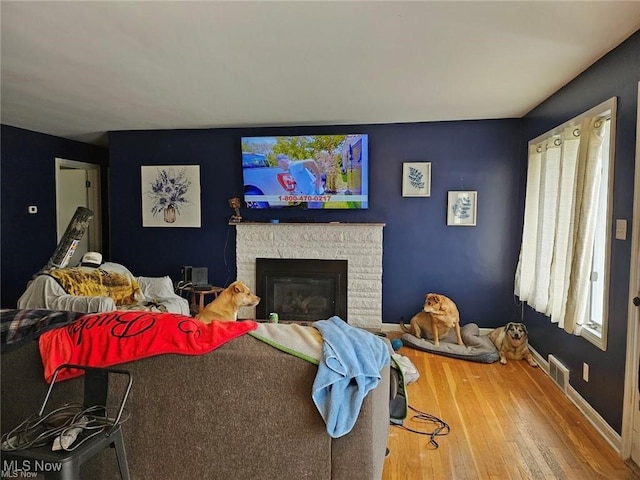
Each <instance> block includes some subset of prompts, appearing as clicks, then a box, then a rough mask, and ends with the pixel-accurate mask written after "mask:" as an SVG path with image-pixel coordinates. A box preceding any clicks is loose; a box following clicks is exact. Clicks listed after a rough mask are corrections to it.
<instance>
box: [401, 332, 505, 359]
mask: <svg viewBox="0 0 640 480" xmlns="http://www.w3.org/2000/svg"><path fill="white" fill-rule="evenodd" d="M460 335H461V336H462V341H463V342H464V344H465V346H464V347H463V346H462V345H458V343H457V341H456V333H455V331H454V330H453V329H451V330H450V331H449V333H447V334H446V335H445V336H444V337H442V338H441V339H440V345H439V346H437V347H436V346H435V345H434V344H433V342H432V341H431V340H425V339H423V338H417V337H415V336H413V335H412V334H410V333H404V334H403V335H402V337H401V338H402V342H403V343H404V344H405V345H407V346H409V347H412V348H417V349H418V350H424V351H425V352H431V353H435V354H438V355H445V356H447V357H454V358H460V359H463V360H470V361H472V362H480V363H493V362H497V361H498V360H499V359H500V356H499V355H498V349H497V348H496V347H495V345H494V344H493V342H492V341H491V340H490V339H489V337H488V336H486V335H480V328H479V327H478V325H476V324H475V323H467V324H466V325H462V326H461V327H460Z"/></svg>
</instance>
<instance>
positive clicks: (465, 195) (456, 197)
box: [447, 190, 478, 227]
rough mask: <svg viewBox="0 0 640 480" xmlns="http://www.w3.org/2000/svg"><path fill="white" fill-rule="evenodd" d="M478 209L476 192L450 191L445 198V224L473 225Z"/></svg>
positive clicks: (455, 225)
mask: <svg viewBox="0 0 640 480" xmlns="http://www.w3.org/2000/svg"><path fill="white" fill-rule="evenodd" d="M477 211H478V192H476V191H473V190H466V191H450V192H448V199H447V225H450V226H453V227H475V226H476V212H477Z"/></svg>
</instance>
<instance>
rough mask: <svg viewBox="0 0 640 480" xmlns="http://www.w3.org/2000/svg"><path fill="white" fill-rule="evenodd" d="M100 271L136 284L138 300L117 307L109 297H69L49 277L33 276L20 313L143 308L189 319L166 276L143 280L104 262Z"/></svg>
mask: <svg viewBox="0 0 640 480" xmlns="http://www.w3.org/2000/svg"><path fill="white" fill-rule="evenodd" d="M77 269H84V270H87V271H92V270H96V269H95V268H88V267H77V268H75V269H62V270H77ZM99 269H100V270H102V271H104V272H108V273H112V274H117V275H121V276H122V277H124V278H127V279H128V280H129V281H130V282H134V281H135V282H136V284H137V285H138V286H139V287H140V293H141V296H140V298H138V299H137V302H136V303H135V304H133V305H118V304H117V302H116V301H115V300H114V299H113V298H111V297H109V296H98V295H73V294H70V293H68V292H67V291H66V290H65V289H64V288H63V286H62V285H61V284H60V283H59V282H58V281H57V280H56V279H55V278H54V277H53V276H51V275H47V274H41V275H36V276H35V278H34V279H33V280H31V281H30V282H29V284H28V285H27V288H26V289H25V291H24V293H23V294H22V295H21V296H20V298H19V299H18V308H19V309H49V310H70V311H74V312H84V313H95V312H109V311H113V310H116V309H125V308H136V309H139V308H145V309H148V310H152V311H163V312H173V313H180V314H183V315H189V302H188V301H187V300H186V299H185V298H183V297H181V296H180V295H178V294H176V293H175V291H174V287H173V282H172V281H171V278H170V277H169V276H164V277H144V276H137V277H136V276H134V275H133V274H132V273H131V272H130V271H129V270H128V269H127V267H125V266H124V265H121V264H119V263H114V262H105V263H103V264H102V265H100V267H99Z"/></svg>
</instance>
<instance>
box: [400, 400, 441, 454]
mask: <svg viewBox="0 0 640 480" xmlns="http://www.w3.org/2000/svg"><path fill="white" fill-rule="evenodd" d="M408 407H409V408H410V409H411V410H413V411H414V412H416V415H414V416H413V417H411V419H412V420H415V421H417V422H429V423H434V424H436V428H435V430H433V431H432V432H421V431H418V430H413V429H412V428H409V427H405V426H404V425H401V424H394V425H393V426H395V427H399V428H402V429H403V430H408V431H409V432H412V433H417V434H419V435H429V436H430V437H431V438H430V439H429V443H428V444H427V445H432V446H433V448H434V449H436V448H438V447H439V445H438V442H437V441H436V437H440V436H444V435H449V432H451V427H450V426H449V425H448V424H447V423H446V422H444V421H443V420H441V419H439V418H438V417H436V416H435V415H431V414H430V413H425V412H421V411H420V410H418V409H416V408H414V407H412V406H411V405H409V406H408Z"/></svg>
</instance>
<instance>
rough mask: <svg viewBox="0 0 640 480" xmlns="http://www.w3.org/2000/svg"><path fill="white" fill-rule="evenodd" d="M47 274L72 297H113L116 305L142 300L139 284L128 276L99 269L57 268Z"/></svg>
mask: <svg viewBox="0 0 640 480" xmlns="http://www.w3.org/2000/svg"><path fill="white" fill-rule="evenodd" d="M47 274H48V275H50V276H52V277H53V278H55V279H56V280H57V281H58V283H59V284H60V285H61V286H62V288H64V290H65V291H66V292H67V293H68V294H70V295H78V296H82V297H111V298H113V300H114V301H115V302H116V305H131V304H134V303H137V302H138V301H139V300H141V299H142V292H141V290H140V286H139V285H138V282H137V281H136V279H135V278H131V277H129V276H128V275H123V274H120V273H116V272H107V271H105V270H100V269H99V268H96V269H91V270H89V269H87V268H56V269H53V270H49V271H48V272H47Z"/></svg>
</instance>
